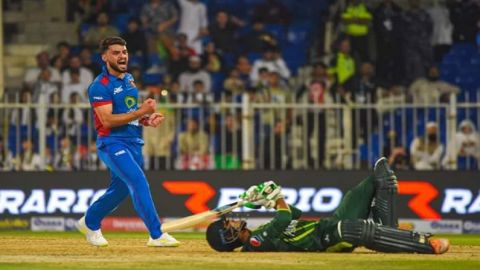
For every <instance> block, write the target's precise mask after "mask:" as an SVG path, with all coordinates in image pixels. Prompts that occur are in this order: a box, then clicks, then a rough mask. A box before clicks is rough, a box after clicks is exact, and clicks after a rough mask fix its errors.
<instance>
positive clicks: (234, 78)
mask: <svg viewBox="0 0 480 270" xmlns="http://www.w3.org/2000/svg"><path fill="white" fill-rule="evenodd" d="M223 89H224V90H225V95H226V97H227V98H231V97H236V96H239V95H242V94H243V93H245V91H246V89H247V88H246V85H245V82H244V81H243V80H242V79H241V78H240V73H239V72H238V70H237V69H235V68H234V69H232V70H231V71H230V73H229V75H228V77H227V79H226V80H225V81H224V82H223Z"/></svg>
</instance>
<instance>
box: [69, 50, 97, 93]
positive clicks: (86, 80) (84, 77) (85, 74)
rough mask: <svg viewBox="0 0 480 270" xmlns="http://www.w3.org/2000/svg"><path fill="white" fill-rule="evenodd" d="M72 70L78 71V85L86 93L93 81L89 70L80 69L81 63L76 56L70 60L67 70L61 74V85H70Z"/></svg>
mask: <svg viewBox="0 0 480 270" xmlns="http://www.w3.org/2000/svg"><path fill="white" fill-rule="evenodd" d="M72 70H78V72H79V75H80V84H81V85H82V87H83V89H84V90H85V91H86V89H87V88H88V86H89V85H90V83H92V81H93V74H92V72H91V71H90V70H89V69H87V68H85V67H82V62H81V61H80V57H79V56H77V55H74V56H72V57H71V58H70V65H69V68H68V69H66V70H65V71H64V72H63V73H62V84H63V85H68V84H70V83H71V80H72V79H71V71H72Z"/></svg>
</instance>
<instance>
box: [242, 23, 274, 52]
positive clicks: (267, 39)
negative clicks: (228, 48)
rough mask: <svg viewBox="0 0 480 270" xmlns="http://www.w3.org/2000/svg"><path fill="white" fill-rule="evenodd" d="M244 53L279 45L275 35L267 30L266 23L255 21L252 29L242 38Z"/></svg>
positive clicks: (260, 50)
mask: <svg viewBox="0 0 480 270" xmlns="http://www.w3.org/2000/svg"><path fill="white" fill-rule="evenodd" d="M239 43H240V44H242V49H243V50H242V53H260V52H262V51H264V50H265V48H267V47H271V46H278V42H277V40H276V39H275V37H274V36H273V35H272V34H271V33H269V32H267V31H266V30H265V24H264V23H262V22H261V21H254V22H253V24H252V31H251V32H249V33H248V34H246V35H245V36H243V37H241V38H240V42H239Z"/></svg>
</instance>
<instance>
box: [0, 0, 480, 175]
mask: <svg viewBox="0 0 480 270" xmlns="http://www.w3.org/2000/svg"><path fill="white" fill-rule="evenodd" d="M68 3H69V9H68V11H67V13H68V16H69V19H70V20H72V21H77V22H79V40H80V43H79V44H68V43H67V42H59V43H58V46H57V48H56V52H55V53H54V54H53V55H50V54H49V52H46V51H44V52H41V53H39V54H38V55H37V59H36V60H37V66H36V67H33V68H30V69H28V70H27V71H26V72H25V77H24V87H23V89H22V91H21V93H20V95H18V102H20V103H41V104H53V105H58V104H81V103H85V102H87V99H86V91H87V88H88V86H89V84H90V83H91V82H92V80H93V79H94V78H95V77H96V75H97V74H99V73H100V71H101V68H102V65H101V60H100V56H99V54H98V48H97V47H98V43H99V41H100V40H101V39H102V38H105V37H107V36H116V35H119V36H121V37H123V38H124V39H125V40H126V41H127V47H128V50H129V58H130V60H129V68H130V72H131V73H132V75H133V76H134V78H135V84H136V86H137V87H138V88H139V90H140V91H141V93H142V96H143V97H148V96H154V97H156V98H158V99H160V101H161V102H162V103H164V104H175V103H181V104H191V103H193V104H202V105H204V106H203V107H202V108H204V109H201V110H180V114H182V115H183V116H180V117H178V116H177V117H176V118H174V117H170V118H168V117H167V120H166V122H165V123H164V125H163V126H162V127H161V128H160V129H158V130H149V129H144V137H145V143H146V145H145V155H146V157H147V158H146V161H147V165H146V166H147V168H150V169H168V168H176V169H214V168H216V169H236V168H241V164H240V159H241V149H242V145H241V142H242V139H241V136H242V134H241V131H240V121H241V118H240V115H239V114H238V113H235V110H232V111H230V112H227V113H225V114H223V117H222V118H221V119H220V118H219V114H218V112H215V111H213V110H208V109H205V108H208V106H209V104H213V103H217V102H219V101H222V102H234V103H235V102H240V100H241V98H240V97H241V95H242V94H244V93H248V94H249V95H250V98H251V101H252V102H257V103H275V104H277V103H306V104H314V105H319V106H322V105H333V104H372V103H373V104H377V105H378V106H379V108H380V107H381V105H382V104H385V105H388V104H399V103H402V104H407V103H408V104H414V105H415V104H416V105H419V106H422V105H423V106H430V105H438V104H441V103H446V102H449V99H450V98H451V97H452V95H454V96H457V99H458V100H460V101H465V100H467V101H476V102H479V101H480V100H478V97H479V95H478V93H477V92H478V87H479V86H480V80H479V79H478V75H477V76H476V78H474V76H473V75H471V74H475V73H474V72H480V52H479V51H478V47H477V46H478V45H475V44H476V42H477V40H478V39H479V36H480V3H479V2H478V1H474V0H465V1H433V4H430V5H428V6H426V7H424V6H421V5H420V4H421V3H420V1H418V0H410V1H408V4H407V5H406V6H402V7H401V6H400V5H398V4H397V3H395V1H392V0H383V1H367V3H365V1H360V0H349V1H314V0H298V1H280V0H266V1H253V0H242V1H236V0H230V1H228V0H222V1H220V0H206V1H199V0H175V1H170V0H150V1H133V0H120V1H106V0H104V1H101V0H97V1H68ZM139 3H142V4H139ZM327 22H329V23H330V25H333V29H334V30H333V37H334V39H335V42H333V45H332V47H331V48H330V47H328V48H325V47H324V44H326V42H325V40H324V39H325V33H326V32H327V30H326V27H325V26H326V25H327ZM330 51H331V53H325V52H330ZM462 57H463V58H462ZM471 59H476V62H475V61H474V60H471ZM464 60H465V61H467V60H468V61H469V65H468V70H469V71H470V72H471V73H469V74H464V73H462V74H460V75H458V74H454V73H455V72H456V70H457V66H458V65H462V63H463V62H461V61H464ZM477 74H478V73H477ZM164 89H166V90H168V91H162V90H164ZM167 110H169V109H168V108H167ZM170 110H171V111H173V110H172V109H170ZM41 113H43V114H45V115H46V119H47V152H46V154H47V157H46V159H44V160H41V159H40V157H39V155H38V153H37V152H38V151H37V150H38V145H36V144H38V134H37V133H35V129H36V128H35V125H36V123H37V122H36V120H37V119H38V118H39V116H38V114H41ZM389 113H392V111H391V110H389V109H388V106H387V107H385V109H377V110H375V111H373V110H372V112H371V115H370V116H368V117H367V115H366V114H360V116H359V117H360V120H359V121H360V125H359V126H357V127H356V128H355V130H354V138H355V141H354V142H353V145H354V147H361V144H363V145H365V144H366V142H367V141H369V140H370V138H369V137H370V136H371V135H372V134H371V132H367V126H371V129H372V130H374V131H377V134H378V131H379V130H382V131H383V130H384V129H385V132H383V133H384V134H385V140H386V142H387V143H385V144H384V147H383V149H382V150H381V152H383V153H384V154H385V155H387V156H389V160H390V163H391V164H392V165H393V166H394V167H395V168H397V169H416V170H433V169H441V168H443V169H448V168H450V165H451V160H448V158H447V157H448V156H449V155H448V153H449V151H453V152H454V155H455V156H457V155H458V164H459V165H458V167H459V168H460V169H466V168H468V169H478V162H479V160H480V135H479V133H478V131H477V127H476V125H475V123H479V121H480V119H476V118H474V117H475V116H471V115H469V114H465V115H464V117H463V119H459V123H460V124H459V126H458V132H457V134H456V135H455V136H454V138H453V141H451V142H446V141H445V135H444V134H442V133H444V132H445V127H444V126H441V125H439V123H438V121H439V119H427V118H429V117H425V119H427V121H425V122H424V123H423V129H424V130H422V131H420V132H419V134H415V135H417V136H416V137H411V136H410V139H409V140H406V141H405V140H402V139H401V137H402V136H401V135H400V134H399V133H400V132H401V131H399V130H398V129H396V127H395V126H394V125H391V124H390V125H388V126H382V125H383V123H379V121H378V119H377V117H379V115H381V114H382V115H383V116H384V118H388V117H386V116H385V115H387V114H389ZM425 113H426V112H425ZM262 114H263V115H262V117H261V120H260V122H261V125H262V129H263V130H266V132H270V134H272V135H273V136H265V138H263V137H262V138H260V139H258V140H263V141H262V145H263V148H262V152H263V154H262V156H263V161H262V162H263V164H262V165H261V166H259V167H261V168H264V169H281V168H283V169H290V168H298V166H296V165H295V164H294V161H293V160H291V159H292V158H291V157H287V158H286V159H283V157H281V158H278V156H279V155H280V154H279V153H281V151H282V150H281V149H280V148H282V146H281V144H280V141H282V139H281V138H282V137H283V136H285V134H288V136H287V138H288V139H289V140H291V141H295V139H299V135H298V134H297V135H296V129H294V126H296V125H300V126H302V125H303V126H304V129H305V130H306V131H305V132H306V133H307V136H308V138H309V140H308V141H309V146H307V147H306V148H307V149H303V150H304V151H307V152H308V153H307V155H308V160H307V164H305V165H304V166H305V167H308V168H313V167H314V166H313V165H314V164H319V167H320V168H323V167H327V168H335V165H332V166H326V165H325V164H326V163H327V159H328V157H327V154H326V152H327V151H328V149H327V148H328V146H327V145H326V144H327V143H328V138H329V136H330V137H332V136H333V137H335V136H337V135H341V134H336V133H332V132H329V130H328V127H329V126H331V125H332V122H335V121H336V120H335V115H333V113H332V112H331V111H329V110H316V111H312V112H309V113H308V117H307V121H306V122H305V121H300V119H295V118H294V117H293V116H292V115H291V114H288V115H287V117H279V115H280V114H279V113H277V112H276V110H265V111H263V113H262ZM89 117H91V114H90V113H89V112H88V111H87V110H85V109H81V108H79V107H75V106H68V107H65V108H62V107H61V106H60V107H52V108H50V109H48V110H38V109H37V110H34V109H29V108H23V109H18V110H12V112H11V114H10V115H9V121H10V130H9V137H8V138H1V137H0V155H1V157H0V170H24V171H30V170H39V169H46V170H97V169H104V166H103V165H102V164H101V163H100V162H99V159H98V157H97V155H96V149H95V143H94V139H95V138H92V136H91V134H93V132H91V130H90V129H89V128H88V125H91V120H89ZM422 117H423V116H422ZM422 117H419V118H422ZM382 118H383V117H382ZM175 120H177V121H181V126H182V128H180V129H179V128H177V127H176V126H177V125H178V123H176V122H175ZM314 122H316V123H314ZM367 122H368V123H367ZM294 123H295V124H294ZM314 126H317V127H318V128H316V129H314V128H313V127H314ZM220 127H222V128H220ZM338 129H339V128H338ZM87 133H90V135H86V134H87ZM220 133H222V135H220ZM314 133H315V136H314ZM28 134H30V135H28ZM32 134H33V135H32ZM410 135H412V134H410ZM16 137H20V138H21V142H20V143H18V142H17V143H15V139H14V138H16ZM313 137H315V138H317V139H316V140H317V141H315V142H311V141H312V139H311V138H313ZM300 138H302V137H301V136H300ZM6 141H9V143H8V147H6V145H7V144H6ZM10 141H11V142H10ZM447 143H448V144H449V145H452V146H450V147H446V144H447ZM293 144H294V143H292V145H293ZM6 148H8V149H6ZM292 148H294V146H292ZM291 151H292V152H293V151H294V150H291ZM282 153H283V152H282ZM460 160H461V162H460ZM455 163H456V162H455ZM462 164H463V165H462ZM338 166H339V167H341V165H338ZM300 167H301V166H300ZM337 168H338V167H337Z"/></svg>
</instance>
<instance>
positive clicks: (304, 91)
mask: <svg viewBox="0 0 480 270" xmlns="http://www.w3.org/2000/svg"><path fill="white" fill-rule="evenodd" d="M314 82H315V83H317V82H319V83H321V84H322V89H324V90H325V91H326V92H330V89H331V87H332V85H333V80H332V77H331V76H330V75H329V74H328V69H327V66H326V65H325V64H323V63H316V64H314V65H313V67H312V72H311V74H310V77H308V78H307V79H306V80H305V82H304V83H303V84H302V85H301V86H300V88H299V89H298V91H297V99H299V100H305V98H307V97H308V92H309V91H310V87H311V86H312V83H314ZM322 92H323V91H322ZM330 94H331V93H329V95H330Z"/></svg>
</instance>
